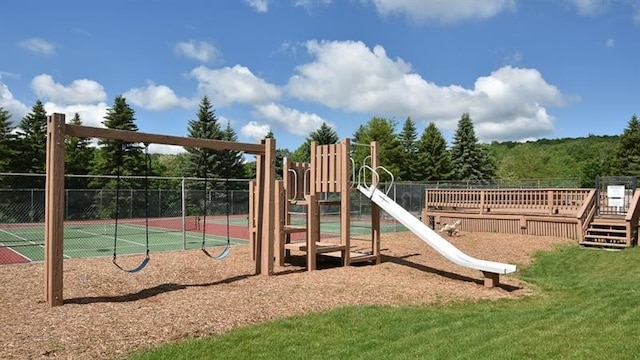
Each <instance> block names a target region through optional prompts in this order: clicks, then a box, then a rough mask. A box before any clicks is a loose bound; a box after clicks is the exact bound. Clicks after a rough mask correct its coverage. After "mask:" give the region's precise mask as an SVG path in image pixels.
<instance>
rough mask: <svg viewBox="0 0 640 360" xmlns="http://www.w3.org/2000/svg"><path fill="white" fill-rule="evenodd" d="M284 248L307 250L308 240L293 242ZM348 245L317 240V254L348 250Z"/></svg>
mask: <svg viewBox="0 0 640 360" xmlns="http://www.w3.org/2000/svg"><path fill="white" fill-rule="evenodd" d="M284 248H285V249H287V250H298V251H305V252H306V251H307V242H306V241H300V242H293V243H289V244H285V245H284ZM346 248H347V246H346V245H342V244H331V243H323V242H320V241H317V242H316V254H322V253H330V252H334V251H343V250H346Z"/></svg>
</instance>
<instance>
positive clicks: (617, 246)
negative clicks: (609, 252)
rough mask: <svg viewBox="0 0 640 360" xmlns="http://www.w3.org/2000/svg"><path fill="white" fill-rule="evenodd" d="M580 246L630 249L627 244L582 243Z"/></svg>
mask: <svg viewBox="0 0 640 360" xmlns="http://www.w3.org/2000/svg"><path fill="white" fill-rule="evenodd" d="M580 245H589V246H599V247H611V248H625V247H628V246H627V244H626V243H609V242H600V241H582V242H580Z"/></svg>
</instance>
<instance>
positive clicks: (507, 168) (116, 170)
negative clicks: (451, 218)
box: [0, 95, 640, 189]
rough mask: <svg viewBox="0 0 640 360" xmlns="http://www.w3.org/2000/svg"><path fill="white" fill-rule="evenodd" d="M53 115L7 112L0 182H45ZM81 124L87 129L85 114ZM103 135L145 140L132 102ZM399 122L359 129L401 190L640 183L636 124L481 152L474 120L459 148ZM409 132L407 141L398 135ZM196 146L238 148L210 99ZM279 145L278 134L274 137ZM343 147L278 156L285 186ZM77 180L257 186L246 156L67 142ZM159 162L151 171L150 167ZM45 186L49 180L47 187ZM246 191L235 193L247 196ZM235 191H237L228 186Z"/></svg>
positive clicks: (196, 130)
mask: <svg viewBox="0 0 640 360" xmlns="http://www.w3.org/2000/svg"><path fill="white" fill-rule="evenodd" d="M46 120H47V115H46V113H45V110H44V105H43V103H42V102H41V101H40V100H37V101H36V103H35V105H34V106H33V107H32V108H31V111H30V112H29V113H28V114H27V115H25V116H24V117H23V118H22V119H21V120H20V121H19V122H18V123H17V125H15V126H14V123H13V122H12V121H11V114H10V113H9V112H8V111H6V110H5V109H4V108H2V107H0V172H4V173H7V172H11V173H44V169H45V144H46V142H45V140H46V139H45V138H46ZM70 123H71V124H76V125H81V124H82V119H81V118H80V117H79V115H78V114H75V116H74V117H73V118H72V119H71V120H70ZM102 123H103V125H104V126H105V127H107V128H111V129H121V130H129V131H137V130H138V127H137V125H136V117H135V112H134V110H133V109H132V108H131V107H130V106H129V105H128V104H127V101H126V99H125V98H124V96H122V95H119V96H117V97H116V98H115V100H114V103H113V105H112V106H111V107H110V108H109V109H108V110H107V113H106V115H105V117H104V120H103V122H102ZM398 125H400V124H398V122H397V121H396V120H394V119H388V118H382V117H373V118H372V119H371V120H369V121H368V122H367V123H366V124H362V125H360V126H359V127H358V129H357V130H356V131H355V133H354V134H352V141H353V142H356V143H361V144H368V143H370V142H371V141H377V142H378V143H379V162H380V164H381V165H382V166H384V167H385V168H387V169H388V170H389V171H390V172H391V173H392V174H393V176H394V178H395V180H396V181H413V182H424V181H435V180H438V181H441V180H451V181H479V182H489V181H494V180H518V179H535V178H577V179H580V182H581V185H582V186H593V182H594V179H595V177H596V176H608V175H638V174H640V120H638V117H637V116H636V115H633V116H632V117H631V119H630V120H629V122H628V123H627V127H626V128H625V129H624V131H623V133H622V134H621V135H619V136H618V135H613V136H595V135H589V136H588V137H586V138H576V139H570V138H566V139H555V140H548V139H543V140H537V141H529V142H509V141H507V142H493V143H490V144H487V143H481V142H480V141H479V140H478V137H477V136H476V134H475V130H474V127H473V121H472V119H471V116H470V114H469V113H464V114H462V115H461V117H460V119H459V121H458V123H457V128H456V130H455V132H454V134H453V138H452V142H451V144H447V141H446V139H445V138H444V136H443V135H442V133H441V131H440V130H439V129H438V127H437V126H436V125H435V123H433V122H432V123H429V124H428V125H427V126H426V128H425V129H424V131H423V132H422V133H421V134H419V133H418V130H417V127H416V124H415V122H414V121H413V120H412V119H411V117H408V118H407V119H406V120H405V121H404V122H403V123H402V124H401V126H398ZM398 128H399V131H398ZM187 136H188V137H197V138H206V139H213V140H225V141H237V134H236V132H235V130H234V129H233V127H232V126H231V124H230V123H229V122H227V123H226V124H222V123H221V122H220V120H219V119H218V117H217V116H216V113H215V109H214V106H213V104H212V103H211V101H210V99H209V98H208V97H207V96H204V97H203V98H202V99H201V102H200V105H199V108H198V110H197V112H196V114H195V119H192V120H189V122H188V128H187ZM266 136H267V137H273V133H269V134H267V135H266ZM312 141H316V142H317V143H319V144H323V145H324V144H334V143H337V142H338V141H339V138H338V135H337V133H336V132H335V130H333V129H332V128H331V127H330V126H328V125H327V124H326V123H323V124H322V125H321V126H320V127H319V128H318V129H317V130H315V131H312V132H311V133H309V136H308V137H307V138H305V141H304V142H303V143H302V144H301V145H300V146H299V147H298V148H297V149H295V150H294V151H291V150H289V149H282V148H279V149H277V156H276V172H277V173H278V174H279V176H281V174H282V161H283V158H284V157H288V158H290V159H291V160H292V161H301V162H306V161H309V157H310V144H311V142H312ZM65 142H66V144H65V150H66V152H65V158H66V159H65V161H66V170H65V172H66V173H67V174H76V175H95V176H94V177H91V176H89V177H86V178H74V179H69V180H68V183H67V184H66V187H67V188H95V189H98V188H100V189H103V188H113V187H114V186H115V184H114V181H113V179H112V178H109V177H102V176H103V175H111V176H114V175H117V174H119V175H121V176H143V175H144V176H167V177H198V178H204V177H207V178H209V179H247V178H253V177H254V176H255V162H247V161H245V158H244V154H243V153H242V152H238V151H213V150H207V149H199V148H185V152H184V153H181V154H177V155H166V154H165V155H163V154H149V155H147V153H146V150H147V149H146V145H147V144H134V143H122V142H118V141H112V140H99V141H98V144H97V145H98V146H93V145H92V144H91V140H90V139H79V138H73V137H67V138H66V140H65ZM352 149H353V150H352V152H353V153H352V154H351V155H352V157H353V159H354V161H355V163H356V164H357V165H356V166H359V164H361V163H363V162H364V161H366V156H367V155H368V152H369V149H368V148H366V147H358V146H354V147H352ZM148 159H150V162H149V161H148ZM39 181H42V184H37V185H42V186H43V185H44V183H43V181H44V179H40V180H39ZM122 181H124V182H123V184H121V185H123V186H126V187H141V186H142V185H141V180H139V179H138V180H136V179H133V180H131V179H126V180H122ZM22 185H24V184H21V183H20V182H19V181H18V182H17V183H16V182H15V181H14V182H13V183H12V180H11V177H2V178H0V188H15V187H20V186H22ZM245 185H246V184H244V183H242V184H240V183H232V185H231V186H232V187H235V188H238V189H239V188H244V187H245ZM227 186H229V185H228V184H227Z"/></svg>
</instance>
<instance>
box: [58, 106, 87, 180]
mask: <svg viewBox="0 0 640 360" xmlns="http://www.w3.org/2000/svg"><path fill="white" fill-rule="evenodd" d="M69 123H70V124H71V125H82V119H80V115H78V113H76V114H75V116H74V117H73V119H71V121H70V122H69ZM90 144H91V141H90V140H89V139H86V138H77V137H72V136H67V137H66V138H65V153H64V157H65V173H67V174H73V175H86V174H88V173H89V168H90V165H91V161H92V159H93V149H92V148H91V147H90V146H89V145H90ZM87 183H88V182H87V181H86V178H72V179H70V180H68V182H67V183H66V188H67V189H84V188H86V186H87Z"/></svg>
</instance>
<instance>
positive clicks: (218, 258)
mask: <svg viewBox="0 0 640 360" xmlns="http://www.w3.org/2000/svg"><path fill="white" fill-rule="evenodd" d="M230 250H231V247H230V246H229V245H227V246H226V247H225V248H224V250H222V252H221V253H220V254H218V255H217V256H213V255H211V254H210V253H209V252H208V251H207V249H205V248H204V247H203V248H202V252H203V253H204V254H205V255H207V256H208V257H210V258H212V259H216V260H222V259H224V258H226V257H227V255H229V252H230Z"/></svg>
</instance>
